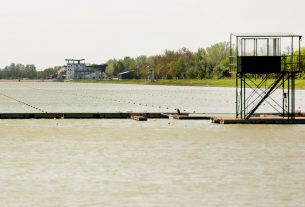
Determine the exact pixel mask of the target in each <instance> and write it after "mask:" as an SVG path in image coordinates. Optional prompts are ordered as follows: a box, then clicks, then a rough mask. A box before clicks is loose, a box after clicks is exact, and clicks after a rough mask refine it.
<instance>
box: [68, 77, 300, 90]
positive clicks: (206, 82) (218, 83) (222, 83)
mask: <svg viewBox="0 0 305 207" xmlns="http://www.w3.org/2000/svg"><path fill="white" fill-rule="evenodd" d="M73 82H77V83H103V84H141V85H171V86H215V87H235V79H203V80H197V79H184V80H156V81H154V82H149V81H147V80H99V81H95V80H78V81H73ZM259 82H260V80H256V83H259ZM272 82H273V80H270V81H268V82H267V84H266V86H269V85H270V84H271V83H272ZM251 85H254V84H251ZM296 88H298V89H305V80H296Z"/></svg>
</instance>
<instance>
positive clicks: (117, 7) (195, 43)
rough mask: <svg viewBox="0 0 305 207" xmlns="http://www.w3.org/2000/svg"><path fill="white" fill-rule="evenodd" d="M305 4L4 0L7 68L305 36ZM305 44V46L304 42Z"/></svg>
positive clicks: (298, 0) (1, 14)
mask: <svg viewBox="0 0 305 207" xmlns="http://www.w3.org/2000/svg"><path fill="white" fill-rule="evenodd" d="M304 2H305V1H304V0H289V1H287V0H285V1H284V0H277V1H275V0H251V1H250V0H230V1H228V0H222V1H221V0H209V1H205V0H0V26H1V30H0V68H3V67H4V66H6V65H9V64H10V63H12V62H15V63H22V64H35V65H36V66H37V68H38V69H39V70H41V69H44V68H46V67H52V66H56V65H64V64H65V61H64V59H65V58H85V59H86V62H88V63H103V62H106V61H107V60H108V59H110V58H122V57H124V56H131V57H136V56H139V55H153V54H160V53H163V52H164V50H165V49H170V50H176V49H179V48H182V47H187V48H189V49H191V50H193V51H196V50H197V49H198V48H200V47H204V48H205V47H208V46H210V45H212V44H214V43H217V42H223V41H228V40H229V34H230V33H231V32H293V33H297V34H301V35H305V21H304V20H305V14H304V8H305V3H304ZM302 45H303V46H304V41H303V42H302Z"/></svg>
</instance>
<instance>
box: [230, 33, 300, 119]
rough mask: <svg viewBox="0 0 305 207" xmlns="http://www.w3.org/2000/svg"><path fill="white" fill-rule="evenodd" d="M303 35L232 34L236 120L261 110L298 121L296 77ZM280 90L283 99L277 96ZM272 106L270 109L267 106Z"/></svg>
mask: <svg viewBox="0 0 305 207" xmlns="http://www.w3.org/2000/svg"><path fill="white" fill-rule="evenodd" d="M301 39H302V36H301V35H296V34H231V35H230V70H231V72H233V73H235V74H236V118H241V119H249V118H251V117H252V116H254V115H255V112H257V111H258V109H259V108H260V107H261V106H262V105H265V107H264V108H265V109H264V110H266V108H268V110H269V109H272V111H273V112H274V113H275V114H278V115H281V116H282V117H283V118H285V117H287V118H288V119H294V118H295V77H296V74H297V73H300V72H301V66H302V59H303V58H302V56H301V51H300V49H301V48H300V47H301V46H300V44H301ZM277 89H281V90H282V97H281V98H279V96H278V95H277V96H273V95H274V94H275V92H276V91H277V94H278V93H279V91H278V90H277ZM267 106H268V107H267Z"/></svg>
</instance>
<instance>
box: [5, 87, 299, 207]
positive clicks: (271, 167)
mask: <svg viewBox="0 0 305 207" xmlns="http://www.w3.org/2000/svg"><path fill="white" fill-rule="evenodd" d="M0 93H1V94H0V111H1V112H2V113H3V112H30V111H32V112H40V111H41V110H43V111H46V112H60V111H65V112H79V111H82V112H116V111H122V112H125V111H138V112H140V111H141V112H142V111H148V112H152V111H158V112H160V111H165V112H166V111H174V109H175V108H176V107H179V108H180V110H185V111H187V112H194V111H195V112H197V113H199V112H200V113H234V106H235V103H234V99H235V98H234V89H233V88H203V87H174V86H139V85H110V84H109V85H108V84H76V83H22V82H21V83H12V82H10V83H3V82H2V83H0ZM297 97H299V100H298V101H297V104H299V105H301V106H302V107H303V105H302V104H301V103H303V102H302V101H301V100H303V98H304V97H305V96H304V92H303V91H297ZM26 104H28V105H26ZM140 104H141V105H140ZM146 104H147V106H146ZM29 105H30V106H32V107H30V106H29ZM33 107H35V108H33ZM159 107H161V108H159ZM304 108H305V107H304ZM304 157H305V126H304V125H291V126H285V125H258V126H253V125H216V124H212V123H211V122H210V121H201V120H199V121H183V120H173V119H169V120H154V119H149V120H148V121H147V122H137V121H133V120H65V119H60V120H0V159H1V161H0V206H166V207H168V206H266V207H267V206H268V207H269V206H304V196H305V159H304Z"/></svg>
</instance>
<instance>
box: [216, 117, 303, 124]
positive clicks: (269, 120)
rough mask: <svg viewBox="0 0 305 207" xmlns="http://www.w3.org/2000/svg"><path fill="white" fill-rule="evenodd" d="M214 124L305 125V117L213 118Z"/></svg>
mask: <svg viewBox="0 0 305 207" xmlns="http://www.w3.org/2000/svg"><path fill="white" fill-rule="evenodd" d="M211 120H212V123H216V124H305V117H296V118H295V119H287V118H281V117H253V118H250V119H239V118H235V117H212V118H211Z"/></svg>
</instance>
